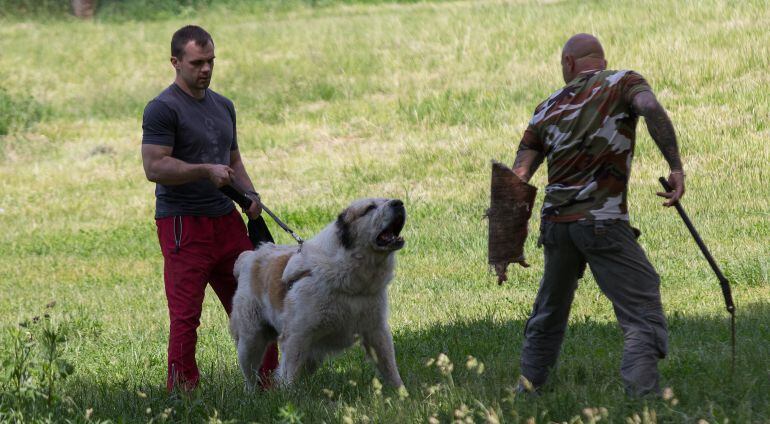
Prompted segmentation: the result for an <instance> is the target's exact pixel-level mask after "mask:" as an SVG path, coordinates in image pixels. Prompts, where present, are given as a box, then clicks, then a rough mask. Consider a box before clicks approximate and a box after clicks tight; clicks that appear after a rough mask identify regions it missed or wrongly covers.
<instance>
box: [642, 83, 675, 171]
mask: <svg viewBox="0 0 770 424" xmlns="http://www.w3.org/2000/svg"><path fill="white" fill-rule="evenodd" d="M633 105H634V109H635V110H636V111H637V112H638V113H639V114H640V115H642V116H644V120H645V122H646V123H647V131H649V132H650V137H652V139H653V140H654V141H655V144H657V145H658V149H660V152H661V153H662V154H663V157H664V158H665V159H666V162H668V166H669V167H670V168H671V169H672V170H681V169H682V160H681V159H680V158H679V146H678V145H677V142H676V132H675V131H674V125H673V124H672V123H671V119H670V118H669V117H668V114H667V113H666V110H665V109H663V106H661V104H660V103H658V101H657V99H655V96H654V95H653V94H652V93H650V92H642V93H639V94H637V95H636V97H635V98H634V102H633Z"/></svg>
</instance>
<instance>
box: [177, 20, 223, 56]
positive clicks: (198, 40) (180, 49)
mask: <svg viewBox="0 0 770 424" xmlns="http://www.w3.org/2000/svg"><path fill="white" fill-rule="evenodd" d="M190 41H195V44H197V45H198V46H199V47H205V46H206V45H207V44H208V43H211V44H214V40H213V39H212V38H211V34H209V33H208V32H206V30H205V29H203V28H201V27H199V26H197V25H187V26H184V27H182V28H179V30H177V32H175V33H174V36H173V37H171V56H173V57H175V58H177V59H181V58H182V54H183V53H184V47H185V46H186V45H187V43H189V42H190Z"/></svg>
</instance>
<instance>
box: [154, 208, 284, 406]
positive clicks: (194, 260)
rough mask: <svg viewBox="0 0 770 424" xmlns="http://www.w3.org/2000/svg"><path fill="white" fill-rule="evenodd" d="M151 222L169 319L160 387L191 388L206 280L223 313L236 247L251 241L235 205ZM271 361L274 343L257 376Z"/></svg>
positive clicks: (275, 357)
mask: <svg viewBox="0 0 770 424" xmlns="http://www.w3.org/2000/svg"><path fill="white" fill-rule="evenodd" d="M156 224H157V226H158V240H159V242H160V249H161V252H162V253H163V259H164V268H163V277H164V281H165V286H166V299H167V300H168V313H169V317H170V319H171V325H170V328H169V339H168V375H167V379H166V388H167V389H168V390H169V391H171V390H172V389H173V388H174V387H175V386H179V387H178V388H179V389H182V390H192V389H194V388H195V387H197V386H198V380H199V378H200V374H199V372H198V365H197V363H196V362H195V345H196V343H197V341H198V334H197V329H198V326H199V325H200V317H201V309H202V306H203V295H204V293H205V290H206V284H207V283H210V284H211V287H212V288H213V289H214V293H216V295H217V297H218V298H219V301H220V302H222V306H224V308H225V311H226V312H227V315H228V316H229V315H230V311H231V310H232V302H233V295H234V294H235V289H236V288H237V287H238V283H237V281H236V280H235V277H233V265H234V263H235V260H236V259H237V258H238V255H240V253H241V252H243V251H245V250H250V249H253V246H252V245H251V242H250V241H249V238H248V235H247V233H246V226H245V225H244V224H243V219H241V216H240V214H239V213H238V212H237V211H236V210H233V211H232V212H231V213H230V214H227V215H224V216H219V217H207V216H176V217H166V218H159V219H156ZM277 366H278V349H277V347H276V346H275V344H273V345H272V346H270V347H269V348H268V350H267V352H266V353H265V356H264V358H263V360H262V368H261V369H260V376H261V377H263V378H262V381H268V378H267V377H269V375H270V373H271V372H272V371H273V370H274V369H275V368H276V367H277Z"/></svg>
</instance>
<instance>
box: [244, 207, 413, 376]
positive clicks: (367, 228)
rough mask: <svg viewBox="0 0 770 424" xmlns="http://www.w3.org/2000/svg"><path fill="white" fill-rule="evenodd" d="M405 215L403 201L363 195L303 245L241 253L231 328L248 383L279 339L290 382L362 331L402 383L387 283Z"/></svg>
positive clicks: (380, 362)
mask: <svg viewBox="0 0 770 424" xmlns="http://www.w3.org/2000/svg"><path fill="white" fill-rule="evenodd" d="M405 220H406V211H405V209H404V206H403V203H402V202H401V201H400V200H391V199H360V200H357V201H355V202H353V204H351V205H350V206H349V207H348V208H347V209H345V210H344V211H343V212H342V213H341V214H340V215H339V217H338V218H337V220H336V222H334V223H332V224H330V225H329V226H327V227H326V228H325V229H324V230H322V231H321V232H320V233H319V234H318V235H316V236H315V237H314V238H312V239H310V240H308V241H306V242H305V243H304V244H303V245H302V248H301V249H300V250H299V251H298V248H297V246H276V245H274V244H272V243H267V244H263V245H261V246H260V247H259V248H257V249H256V250H253V251H246V252H243V253H242V254H241V255H240V257H238V260H237V261H236V263H235V269H234V273H235V277H236V278H237V279H238V289H237V291H236V292H235V297H234V298H233V311H232V316H231V318H230V332H231V333H232V335H233V338H234V339H235V343H236V346H237V349H238V362H239V364H240V367H241V371H243V375H244V377H245V379H246V384H247V386H248V387H254V385H255V384H256V382H257V378H258V377H257V371H258V369H259V367H260V363H261V360H262V356H263V354H264V351H265V349H266V347H267V345H268V344H269V343H270V342H272V341H274V340H275V339H276V338H277V339H278V342H279V346H280V349H281V360H280V365H279V366H278V370H277V371H276V375H275V378H276V380H277V382H278V383H279V384H282V385H288V384H291V383H292V382H293V381H294V380H295V379H296V377H297V376H298V375H299V374H301V373H302V372H313V371H314V370H315V369H316V368H317V367H318V365H320V363H321V362H322V361H323V359H324V358H325V357H326V356H327V355H329V354H333V353H335V352H339V351H341V350H343V349H345V348H347V347H349V346H351V345H352V344H353V343H354V342H355V337H356V336H357V335H358V336H360V338H361V341H362V343H363V346H364V349H365V350H366V352H367V354H368V355H369V357H370V358H371V359H372V360H373V361H374V362H375V363H376V365H377V368H378V370H379V371H380V373H381V374H382V377H383V379H384V380H385V382H386V383H388V384H390V385H393V386H396V387H398V386H401V385H402V384H403V383H402V381H401V377H400V376H399V373H398V368H397V367H396V359H395V352H394V348H393V337H392V335H391V331H390V327H389V326H388V322H387V316H388V297H387V286H388V283H389V282H390V280H391V279H392V278H393V270H394V266H395V262H396V260H395V259H396V258H395V252H396V251H397V250H399V249H401V247H403V245H404V240H403V239H402V238H401V237H400V235H399V234H400V232H401V229H402V228H403V226H404V222H405Z"/></svg>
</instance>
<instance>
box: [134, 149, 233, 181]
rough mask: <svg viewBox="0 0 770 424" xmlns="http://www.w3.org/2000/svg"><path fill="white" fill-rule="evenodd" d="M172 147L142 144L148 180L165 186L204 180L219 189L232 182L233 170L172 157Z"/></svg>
mask: <svg viewBox="0 0 770 424" xmlns="http://www.w3.org/2000/svg"><path fill="white" fill-rule="evenodd" d="M172 151H173V148H172V147H167V146H161V145H157V144H142V165H144V174H145V175H146V176H147V179H148V180H150V181H152V182H154V183H158V184H163V185H180V184H185V183H189V182H193V181H196V180H200V179H202V178H207V179H209V180H211V182H212V183H214V184H216V186H217V187H221V186H223V185H225V184H228V183H229V182H230V178H231V175H232V173H233V170H232V169H230V167H229V166H226V165H214V164H207V163H204V164H192V163H187V162H184V161H181V160H179V159H177V158H174V157H172V156H171V152H172Z"/></svg>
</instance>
